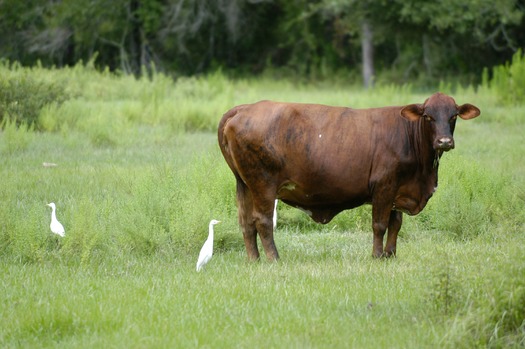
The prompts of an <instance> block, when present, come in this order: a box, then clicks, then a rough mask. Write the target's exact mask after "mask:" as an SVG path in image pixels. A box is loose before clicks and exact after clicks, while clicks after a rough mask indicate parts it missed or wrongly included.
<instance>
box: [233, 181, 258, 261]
mask: <svg viewBox="0 0 525 349" xmlns="http://www.w3.org/2000/svg"><path fill="white" fill-rule="evenodd" d="M237 206H238V207H237V209H238V213H239V225H240V226H241V229H242V235H243V237H244V245H245V247H246V253H247V254H248V259H250V260H257V259H259V249H258V248H257V229H256V227H255V219H254V217H253V196H252V193H251V192H250V190H249V189H248V188H247V187H246V185H245V184H244V183H243V182H242V180H241V179H237Z"/></svg>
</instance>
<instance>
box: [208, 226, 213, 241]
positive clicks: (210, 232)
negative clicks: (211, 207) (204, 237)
mask: <svg viewBox="0 0 525 349" xmlns="http://www.w3.org/2000/svg"><path fill="white" fill-rule="evenodd" d="M209 238H212V239H213V224H210V226H209V227H208V239H209Z"/></svg>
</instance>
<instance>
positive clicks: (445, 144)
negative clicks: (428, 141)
mask: <svg viewBox="0 0 525 349" xmlns="http://www.w3.org/2000/svg"><path fill="white" fill-rule="evenodd" d="M434 149H436V150H442V151H449V150H451V149H454V139H453V138H451V137H441V138H438V139H437V140H436V141H435V143H434Z"/></svg>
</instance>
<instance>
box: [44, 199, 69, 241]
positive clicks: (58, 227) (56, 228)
mask: <svg viewBox="0 0 525 349" xmlns="http://www.w3.org/2000/svg"><path fill="white" fill-rule="evenodd" d="M47 206H49V207H51V209H52V211H51V224H50V225H49V228H51V231H52V232H53V233H55V234H57V235H60V236H62V237H64V236H65V235H66V232H65V230H64V226H63V225H62V224H61V223H60V222H59V221H58V220H57V215H56V213H55V212H56V206H55V203H54V202H51V203H49V204H47Z"/></svg>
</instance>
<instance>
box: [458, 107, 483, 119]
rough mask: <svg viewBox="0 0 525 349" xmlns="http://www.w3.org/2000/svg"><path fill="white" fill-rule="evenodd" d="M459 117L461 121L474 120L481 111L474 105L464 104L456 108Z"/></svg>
mask: <svg viewBox="0 0 525 349" xmlns="http://www.w3.org/2000/svg"><path fill="white" fill-rule="evenodd" d="M458 111H459V117H460V118H462V119H463V120H469V119H474V118H475V117H476V116H478V115H479V114H480V113H481V111H480V110H479V109H478V107H476V106H475V105H472V104H468V103H465V104H463V105H460V106H459V107H458Z"/></svg>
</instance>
